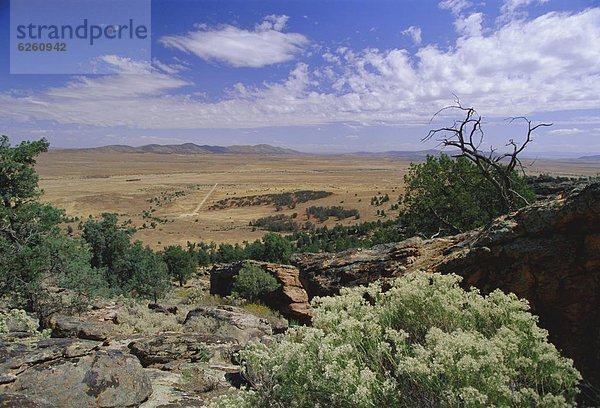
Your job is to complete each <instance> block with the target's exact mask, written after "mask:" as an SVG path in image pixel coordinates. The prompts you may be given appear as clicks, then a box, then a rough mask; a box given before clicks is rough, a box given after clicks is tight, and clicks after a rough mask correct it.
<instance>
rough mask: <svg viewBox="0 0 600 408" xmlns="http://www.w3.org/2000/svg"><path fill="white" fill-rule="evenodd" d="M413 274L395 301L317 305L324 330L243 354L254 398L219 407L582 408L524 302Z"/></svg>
mask: <svg viewBox="0 0 600 408" xmlns="http://www.w3.org/2000/svg"><path fill="white" fill-rule="evenodd" d="M460 280H461V278H460V277H458V276H455V275H440V274H426V273H420V272H419V273H412V274H408V275H406V276H404V277H402V278H398V279H397V280H396V281H395V282H394V283H393V285H392V287H391V288H389V289H388V290H386V291H382V290H381V286H380V285H378V284H374V285H371V286H369V287H368V288H364V287H361V288H352V289H344V290H342V292H341V294H340V296H336V297H326V298H316V299H314V300H313V304H314V306H315V318H314V327H296V328H292V329H290V330H289V331H288V332H287V333H285V334H284V335H281V336H279V337H278V338H277V339H276V341H275V342H274V343H272V344H269V345H264V344H260V343H253V344H251V345H250V346H249V347H247V348H246V349H245V350H243V351H242V352H240V358H241V360H242V361H244V362H245V376H246V378H247V379H248V381H249V383H250V384H251V385H252V390H251V391H239V392H236V393H234V394H233V395H230V396H226V397H223V398H221V399H220V400H218V401H215V402H214V403H213V404H214V406H215V407H222V408H226V407H245V406H252V407H290V408H294V407H386V406H389V407H392V406H394V407H395V406H405V407H414V406H469V407H471V406H474V407H476V406H481V407H483V406H486V407H487V406H547V407H563V406H568V405H571V404H574V399H575V396H576V394H577V384H578V383H579V381H580V380H581V376H580V374H579V373H578V372H577V370H575V368H574V367H573V363H572V361H571V360H569V359H566V358H563V357H561V356H560V354H559V353H558V351H557V350H556V348H555V347H554V346H553V345H552V344H550V343H548V340H547V332H546V331H545V330H542V329H540V328H539V327H538V326H537V317H536V316H533V315H531V314H530V313H529V311H528V309H529V307H528V305H527V303H526V302H525V301H522V300H519V299H517V297H516V296H515V295H513V294H511V295H506V294H504V293H502V292H500V291H495V292H493V293H491V294H490V295H488V296H482V295H481V294H480V293H479V292H478V291H477V290H471V291H465V290H463V289H461V288H460V287H459V283H460Z"/></svg>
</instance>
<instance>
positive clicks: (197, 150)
mask: <svg viewBox="0 0 600 408" xmlns="http://www.w3.org/2000/svg"><path fill="white" fill-rule="evenodd" d="M72 150H77V151H89V152H119V153H158V154H289V155H292V154H302V153H300V152H298V151H296V150H292V149H285V148H283V147H276V146H271V145H268V144H259V145H254V146H244V145H240V146H209V145H197V144H195V143H184V144H180V145H159V144H148V145H144V146H137V147H133V146H127V145H110V146H102V147H93V148H85V149H72Z"/></svg>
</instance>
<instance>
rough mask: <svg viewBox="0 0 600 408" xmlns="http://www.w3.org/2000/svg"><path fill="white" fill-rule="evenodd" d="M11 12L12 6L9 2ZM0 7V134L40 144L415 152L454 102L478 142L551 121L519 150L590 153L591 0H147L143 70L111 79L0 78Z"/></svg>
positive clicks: (594, 55)
mask: <svg viewBox="0 0 600 408" xmlns="http://www.w3.org/2000/svg"><path fill="white" fill-rule="evenodd" d="M12 1H13V2H14V1H20V0H12ZM9 14H10V13H9V2H8V1H7V0H0V41H2V42H1V43H0V52H1V55H0V123H2V129H0V133H2V134H7V135H9V136H10V137H11V139H12V140H14V141H18V140H23V139H28V138H29V139H33V138H39V137H41V136H45V137H47V138H48V139H49V140H50V142H51V143H52V145H53V146H54V147H84V146H86V147H87V146H99V145H106V144H130V145H140V144H146V143H163V144H164V143H182V142H188V141H191V142H195V143H199V144H218V145H231V144H257V143H269V144H273V145H278V146H284V147H291V148H294V149H298V150H302V151H308V152H350V151H366V150H368V151H385V150H420V149H425V148H431V147H435V143H429V144H423V143H421V141H420V140H421V138H422V137H423V136H425V135H426V134H427V131H428V130H429V129H430V128H431V127H432V126H435V125H436V124H438V123H452V120H453V119H455V118H458V117H456V116H451V115H448V116H441V117H439V118H438V119H437V121H438V123H433V124H432V123H429V119H430V117H431V116H432V115H433V114H434V113H435V112H436V111H437V110H438V109H440V108H442V107H444V106H446V105H448V104H451V103H452V102H453V100H454V96H453V95H454V94H455V95H458V96H459V97H460V99H461V102H462V103H463V104H464V105H469V106H471V105H472V106H475V107H476V108H477V109H478V111H479V112H480V113H481V114H482V115H483V116H484V118H485V128H484V130H486V132H487V135H488V139H487V140H488V142H489V143H490V144H492V145H494V146H502V145H503V144H504V143H505V141H506V140H507V139H508V138H511V137H512V138H519V137H520V136H522V135H523V134H524V131H523V130H524V128H523V124H522V123H516V124H512V125H511V124H508V123H507V122H506V120H505V119H506V118H507V117H511V116H520V115H526V116H527V117H529V118H530V119H532V120H533V121H534V122H536V121H549V122H553V123H554V125H553V126H552V127H550V128H544V129H542V130H540V132H539V133H538V134H537V135H536V138H535V142H534V144H532V145H531V148H530V152H531V153H532V154H534V155H535V154H538V153H540V154H541V153H549V152H550V153H554V155H557V154H558V155H564V156H565V157H566V156H577V155H578V154H580V153H585V154H589V153H600V41H598V38H600V3H599V2H598V1H594V0H588V1H583V0H582V1H578V0H571V1H566V0H564V1H560V0H505V1H486V2H481V1H476V0H475V1H469V0H442V1H417V0H404V1H403V0H393V1H392V0H370V1H367V0H355V1H351V0H337V1H328V0H318V1H317V0H302V1H301V0H277V1H263V0H240V1H230V0H219V1H212V0H210V1H209V0H154V1H152V36H151V44H152V61H144V60H137V59H134V58H129V57H124V56H122V55H119V54H118V53H117V52H116V51H115V54H107V55H104V56H102V62H103V63H104V64H106V66H109V67H110V68H111V72H114V73H113V74H111V75H16V74H10V63H9V49H10V43H9Z"/></svg>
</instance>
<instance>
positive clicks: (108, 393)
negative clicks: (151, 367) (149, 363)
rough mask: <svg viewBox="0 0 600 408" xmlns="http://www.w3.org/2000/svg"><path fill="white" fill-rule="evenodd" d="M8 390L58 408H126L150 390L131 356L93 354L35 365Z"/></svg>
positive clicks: (142, 373)
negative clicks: (39, 399)
mask: <svg viewBox="0 0 600 408" xmlns="http://www.w3.org/2000/svg"><path fill="white" fill-rule="evenodd" d="M10 390H11V391H12V392H16V393H20V394H23V395H26V396H28V397H33V398H44V399H45V400H47V401H48V402H50V403H51V404H53V405H56V406H59V407H67V406H68V407H73V408H75V407H130V406H137V405H139V404H140V403H142V402H143V401H145V400H146V399H147V398H148V397H149V396H150V394H151V393H152V386H151V384H150V380H149V379H148V377H147V376H146V374H145V373H144V370H143V368H142V366H141V365H140V363H139V361H138V360H137V358H135V357H134V356H131V355H127V354H123V353H120V352H115V351H111V352H105V351H95V352H93V353H91V354H89V355H86V356H84V357H80V358H62V359H58V360H51V361H47V362H44V363H41V364H38V365H35V366H33V367H31V368H29V369H27V370H26V371H24V372H23V373H22V374H20V375H19V376H18V377H17V380H16V381H15V382H14V383H12V384H11V385H10Z"/></svg>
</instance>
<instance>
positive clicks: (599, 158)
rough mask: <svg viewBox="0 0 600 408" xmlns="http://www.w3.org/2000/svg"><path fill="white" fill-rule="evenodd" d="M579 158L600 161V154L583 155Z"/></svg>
mask: <svg viewBox="0 0 600 408" xmlns="http://www.w3.org/2000/svg"><path fill="white" fill-rule="evenodd" d="M577 160H590V161H600V154H597V155H595V156H581V157H580V158H579V159H577Z"/></svg>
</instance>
